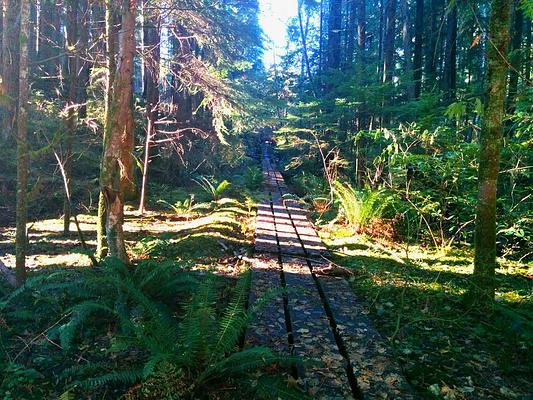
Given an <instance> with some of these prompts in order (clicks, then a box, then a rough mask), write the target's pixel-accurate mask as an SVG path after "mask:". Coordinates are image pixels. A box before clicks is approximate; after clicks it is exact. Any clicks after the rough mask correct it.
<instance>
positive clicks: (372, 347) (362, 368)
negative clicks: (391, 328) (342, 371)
mask: <svg viewBox="0 0 533 400" xmlns="http://www.w3.org/2000/svg"><path fill="white" fill-rule="evenodd" d="M318 280H319V282H320V285H321V287H322V289H323V291H324V295H325V297H326V300H327V302H328V304H329V307H330V309H331V311H332V314H333V319H334V320H335V322H336V324H337V332H338V333H339V335H340V337H341V339H342V342H343V343H344V345H345V348H346V351H347V353H348V357H349V359H350V361H351V363H352V366H353V370H354V374H355V377H356V380H357V386H358V387H359V389H360V390H361V392H362V393H363V396H364V398H369V399H406V400H407V399H415V398H416V397H415V396H414V394H413V392H412V389H411V388H410V386H409V384H408V383H407V381H406V380H405V378H404V376H403V373H402V371H401V368H400V367H399V365H398V364H397V363H396V362H395V361H394V355H393V354H392V353H391V349H390V347H389V346H388V345H387V343H386V342H385V340H384V339H383V338H382V337H381V335H380V334H379V333H378V332H377V331H376V330H375V329H374V327H373V325H372V323H371V321H370V319H369V318H368V317H367V316H366V315H365V309H364V307H363V306H362V304H361V302H360V301H358V300H357V298H356V296H355V294H354V293H353V290H352V288H351V287H350V285H349V284H348V282H346V281H345V280H344V279H342V278H336V277H327V276H319V277H318Z"/></svg>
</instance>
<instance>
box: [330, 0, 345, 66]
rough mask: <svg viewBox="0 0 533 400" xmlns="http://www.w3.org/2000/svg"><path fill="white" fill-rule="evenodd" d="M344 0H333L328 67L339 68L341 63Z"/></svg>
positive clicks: (331, 4)
mask: <svg viewBox="0 0 533 400" xmlns="http://www.w3.org/2000/svg"><path fill="white" fill-rule="evenodd" d="M341 11H342V0H331V3H330V8H329V19H328V67H329V68H331V69H339V67H340V64H341V29H342V26H341V24H342V15H341Z"/></svg>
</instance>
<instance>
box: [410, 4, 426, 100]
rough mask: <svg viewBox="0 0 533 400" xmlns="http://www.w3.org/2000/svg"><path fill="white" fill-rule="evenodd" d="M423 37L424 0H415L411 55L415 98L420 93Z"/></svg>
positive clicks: (418, 96)
mask: <svg viewBox="0 0 533 400" xmlns="http://www.w3.org/2000/svg"><path fill="white" fill-rule="evenodd" d="M423 37H424V0H416V15H415V50H414V56H413V80H414V82H415V98H417V99H418V98H420V94H421V93H422V40H423Z"/></svg>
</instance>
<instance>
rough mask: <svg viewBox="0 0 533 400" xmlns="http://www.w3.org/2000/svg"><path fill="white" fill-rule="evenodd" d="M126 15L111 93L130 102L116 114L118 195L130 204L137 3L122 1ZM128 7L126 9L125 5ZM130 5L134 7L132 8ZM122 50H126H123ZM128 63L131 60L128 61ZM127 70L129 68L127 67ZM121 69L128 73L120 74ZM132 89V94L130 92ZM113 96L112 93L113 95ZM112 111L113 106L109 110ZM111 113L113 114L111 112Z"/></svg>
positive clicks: (133, 142)
mask: <svg viewBox="0 0 533 400" xmlns="http://www.w3.org/2000/svg"><path fill="white" fill-rule="evenodd" d="M123 1H124V3H127V4H125V5H124V9H125V11H123V12H122V21H121V28H120V29H121V30H120V34H119V38H120V43H119V46H120V50H119V51H120V60H121V61H120V65H119V66H118V73H117V76H116V77H115V82H114V89H113V91H114V92H116V91H117V90H120V91H121V92H123V93H119V94H117V97H122V96H121V95H124V98H125V99H128V100H129V104H130V106H128V107H126V103H124V104H121V106H123V107H124V108H123V109H121V110H120V111H119V113H120V114H121V115H120V119H121V121H120V124H121V125H119V126H120V128H118V127H117V129H121V131H122V132H123V133H122V137H123V143H122V146H121V152H120V168H121V170H122V171H121V178H120V192H121V193H122V196H123V199H124V200H133V199H134V198H135V196H136V194H137V188H136V185H135V160H134V158H133V150H134V147H135V135H134V115H133V83H131V85H130V80H132V79H133V77H134V76H133V71H134V66H133V59H134V56H135V50H136V49H135V7H136V6H135V5H136V3H137V0H123ZM128 4H129V5H128ZM132 4H133V6H132ZM123 47H125V48H123ZM130 59H131V60H130ZM130 63H131V78H127V76H126V75H125V73H126V72H127V73H128V74H129V73H130V72H129V66H130ZM126 66H128V67H126ZM121 68H124V69H126V70H127V71H121ZM130 88H131V92H130ZM113 96H115V93H113ZM111 108H113V106H112V107H111ZM111 112H112V113H113V112H114V110H111Z"/></svg>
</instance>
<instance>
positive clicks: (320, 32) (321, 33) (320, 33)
mask: <svg viewBox="0 0 533 400" xmlns="http://www.w3.org/2000/svg"><path fill="white" fill-rule="evenodd" d="M318 24H319V29H318V75H319V76H320V74H321V72H322V68H323V67H324V62H323V57H324V0H320V17H319V21H318ZM319 79H320V78H319Z"/></svg>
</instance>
